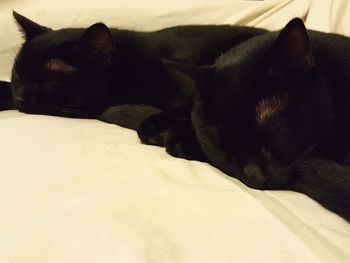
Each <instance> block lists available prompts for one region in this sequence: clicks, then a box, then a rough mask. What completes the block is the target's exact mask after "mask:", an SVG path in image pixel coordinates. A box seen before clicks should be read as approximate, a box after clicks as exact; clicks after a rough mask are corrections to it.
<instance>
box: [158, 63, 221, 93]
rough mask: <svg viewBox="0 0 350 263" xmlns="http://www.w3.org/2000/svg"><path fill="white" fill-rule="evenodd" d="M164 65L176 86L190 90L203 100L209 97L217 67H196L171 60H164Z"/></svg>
mask: <svg viewBox="0 0 350 263" xmlns="http://www.w3.org/2000/svg"><path fill="white" fill-rule="evenodd" d="M163 65H164V68H165V70H166V72H167V75H168V76H169V77H170V78H171V79H172V80H173V82H174V83H175V85H177V86H179V87H181V88H185V89H186V90H190V91H191V92H193V93H194V95H197V96H198V95H199V98H200V99H202V100H203V99H205V98H206V97H208V96H209V91H210V87H211V85H212V82H213V79H214V76H215V72H216V68H215V66H194V65H190V64H186V63H179V62H173V61H169V60H164V61H163Z"/></svg>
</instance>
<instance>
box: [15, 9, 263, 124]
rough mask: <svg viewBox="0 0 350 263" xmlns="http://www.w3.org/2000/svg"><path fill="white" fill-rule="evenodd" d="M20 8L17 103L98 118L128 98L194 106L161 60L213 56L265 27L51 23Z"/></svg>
mask: <svg viewBox="0 0 350 263" xmlns="http://www.w3.org/2000/svg"><path fill="white" fill-rule="evenodd" d="M14 16H15V18H16V20H17V22H18V23H19V25H20V26H21V27H22V29H23V31H24V34H25V36H26V41H25V43H24V45H23V47H22V49H21V51H20V52H19V54H18V56H17V58H16V62H15V65H14V68H13V74H12V87H13V97H14V100H15V102H16V105H17V106H18V108H19V110H21V111H24V112H28V113H39V114H40V113H41V114H52V115H58V116H68V117H92V118H95V117H97V116H98V115H99V114H101V113H102V112H103V111H104V110H106V109H107V108H108V107H110V106H113V105H117V104H125V103H130V104H149V105H153V106H155V107H157V108H160V109H162V110H165V111H174V112H177V111H183V109H184V108H187V110H186V112H187V113H188V112H189V108H190V107H191V105H190V104H191V102H192V100H191V95H190V94H189V93H190V91H188V90H187V89H186V87H179V86H176V85H172V83H171V82H170V81H169V79H168V76H167V75H166V72H165V71H164V67H163V62H162V61H163V60H164V59H169V60H173V61H180V62H186V63H191V64H196V65H204V64H210V63H213V62H214V61H215V59H216V58H217V57H218V56H219V55H220V54H222V53H223V52H225V51H227V50H228V49H229V48H230V47H232V46H235V45H237V44H239V43H241V42H242V41H244V40H246V39H248V38H250V37H253V36H256V35H259V34H262V33H264V32H266V31H265V30H263V29H255V28H248V27H232V26H225V25H224V26H210V25H209V26H205V25H204V26H178V27H173V28H167V29H163V30H158V31H154V32H135V31H130V30H120V29H115V28H112V29H109V28H107V27H106V26H105V25H103V24H100V23H99V24H95V25H93V26H91V27H90V28H88V29H61V30H55V31H53V30H50V29H48V28H46V27H42V26H40V25H38V24H35V23H34V22H32V21H30V20H28V19H26V18H24V17H23V16H21V15H19V14H17V13H14ZM104 116H106V115H104ZM107 121H108V120H107ZM109 121H110V120H109Z"/></svg>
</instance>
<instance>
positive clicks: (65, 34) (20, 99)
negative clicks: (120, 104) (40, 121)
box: [12, 12, 114, 117]
mask: <svg viewBox="0 0 350 263" xmlns="http://www.w3.org/2000/svg"><path fill="white" fill-rule="evenodd" d="M13 15H14V18H15V20H16V21H17V23H18V25H19V26H20V28H21V31H22V32H23V35H24V38H25V42H24V44H23V46H22V48H21V50H20V52H19V53H18V55H17V57H16V60H15V64H14V67H13V71H12V93H13V99H14V102H15V104H16V106H17V107H18V109H19V110H21V111H23V112H27V113H34V114H51V115H59V116H67V117H95V116H97V115H98V114H99V113H100V112H101V111H103V110H104V109H105V108H106V106H108V105H107V104H108V92H109V83H108V78H107V77H106V74H108V70H109V65H110V63H111V57H112V52H113V49H114V44H113V39H112V35H111V32H110V30H109V29H108V28H107V27H106V26H105V25H104V24H102V23H97V24H94V25H92V26H91V27H89V28H87V29H86V30H84V29H61V30H52V29H50V28H47V27H44V26H41V25H39V24H37V23H35V22H33V21H31V20H29V19H27V18H25V17H24V16H22V15H20V14H18V13H16V12H13Z"/></svg>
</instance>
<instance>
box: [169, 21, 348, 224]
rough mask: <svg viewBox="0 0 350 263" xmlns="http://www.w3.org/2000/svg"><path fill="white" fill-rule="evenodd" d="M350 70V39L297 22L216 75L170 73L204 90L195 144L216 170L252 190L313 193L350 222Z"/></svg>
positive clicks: (240, 50) (174, 68) (220, 66)
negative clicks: (288, 190)
mask: <svg viewBox="0 0 350 263" xmlns="http://www.w3.org/2000/svg"><path fill="white" fill-rule="evenodd" d="M349 62H350V39H349V38H347V37H344V36H340V35H336V34H326V33H321V32H315V31H306V29H305V27H304V24H303V22H302V21H301V20H300V19H294V20H292V21H291V22H289V23H288V24H287V26H286V27H285V28H284V29H283V30H282V31H281V32H272V33H266V34H264V35H261V36H257V37H254V38H251V39H249V40H247V41H246V42H243V43H242V44H241V45H238V46H237V47H235V48H233V49H232V50H230V51H228V52H227V53H225V54H224V55H223V56H221V57H220V58H219V59H218V60H217V61H216V62H215V64H214V65H213V66H210V67H205V68H203V67H196V66H188V65H181V64H179V63H170V65H168V66H167V67H168V72H169V74H170V75H173V78H174V79H175V80H176V81H177V82H178V83H179V85H183V83H185V85H187V86H189V87H192V89H194V90H197V97H196V101H195V104H194V107H193V110H192V118H191V119H192V124H193V126H194V130H195V132H196V136H193V138H192V139H193V140H194V141H198V143H199V144H200V146H201V149H202V152H203V153H204V155H205V156H206V158H207V159H208V160H209V162H210V163H211V164H212V165H214V166H216V167H217V168H219V169H221V170H222V171H224V172H226V173H227V174H229V175H231V176H233V177H236V178H238V179H239V180H241V181H242V182H244V183H245V184H247V185H248V186H250V187H253V188H257V189H292V190H296V191H300V192H303V193H306V194H308V195H309V196H311V197H312V198H314V199H316V200H317V201H319V202H320V203H321V204H323V205H324V206H326V207H328V208H329V209H331V210H333V211H335V212H337V213H339V214H340V215H342V216H343V217H344V218H346V219H349V218H350V216H349V215H350V198H349V196H350V194H349V193H350V188H349V185H350V177H349V167H348V165H349V162H348V161H349V160H348V158H347V156H348V155H349V151H350V136H349V134H350V90H349V87H350V70H349V66H348V65H349ZM190 133H191V131H189V134H190ZM179 140H181V138H179ZM168 152H171V151H169V150H168ZM189 154H190V153H187V154H186V155H189ZM195 154H196V153H194V154H193V156H192V157H193V158H195Z"/></svg>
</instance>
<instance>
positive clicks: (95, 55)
mask: <svg viewBox="0 0 350 263" xmlns="http://www.w3.org/2000/svg"><path fill="white" fill-rule="evenodd" d="M77 48H78V50H79V51H80V52H81V53H83V54H84V55H85V56H86V58H88V59H89V60H93V61H96V60H98V61H104V62H106V60H110V58H111V55H112V52H113V49H114V42H113V37H112V34H111V31H110V30H109V28H108V27H107V26H106V25H105V24H102V23H96V24H93V25H92V26H90V27H89V28H88V29H86V30H85V32H84V33H83V35H82V36H81V37H80V39H79V41H78V44H77Z"/></svg>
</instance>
